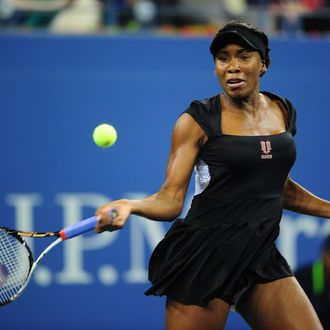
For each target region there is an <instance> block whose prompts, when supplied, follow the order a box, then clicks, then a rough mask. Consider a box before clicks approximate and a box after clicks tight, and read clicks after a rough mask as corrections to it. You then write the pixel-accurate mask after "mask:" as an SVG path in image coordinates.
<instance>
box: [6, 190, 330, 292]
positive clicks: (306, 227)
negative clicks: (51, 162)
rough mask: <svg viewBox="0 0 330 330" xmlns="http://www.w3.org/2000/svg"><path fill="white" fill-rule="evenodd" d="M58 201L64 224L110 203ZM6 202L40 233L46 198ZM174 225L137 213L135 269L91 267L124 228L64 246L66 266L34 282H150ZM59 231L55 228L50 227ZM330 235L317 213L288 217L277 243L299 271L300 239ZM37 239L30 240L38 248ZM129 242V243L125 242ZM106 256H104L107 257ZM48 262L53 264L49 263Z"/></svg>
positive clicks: (77, 198) (132, 229) (90, 197)
mask: <svg viewBox="0 0 330 330" xmlns="http://www.w3.org/2000/svg"><path fill="white" fill-rule="evenodd" d="M146 196H147V194H145V193H127V194H125V198H130V199H140V198H145V197H146ZM54 200H55V203H56V204H57V205H59V206H60V207H61V208H62V210H63V227H65V226H68V225H71V224H73V223H76V222H77V219H82V218H83V216H84V214H83V209H85V208H91V209H92V211H93V212H94V210H95V209H96V208H97V207H99V206H100V205H102V204H105V203H107V202H108V201H109V198H108V197H107V196H105V195H101V194H97V193H59V194H57V195H55V199H54ZM5 201H6V203H7V204H8V205H9V206H12V207H14V215H15V227H16V228H20V229H22V230H26V231H34V230H35V228H34V227H35V226H34V209H35V208H36V207H40V206H42V201H43V199H42V196H41V195H40V194H37V193H25V194H18V193H17V194H15V193H12V194H8V195H6V196H5ZM190 203H191V198H190V197H189V196H187V200H186V203H185V206H184V210H183V212H182V214H181V217H184V216H185V214H186V212H187V210H188V208H189V206H190ZM169 226H170V224H169V223H163V222H157V221H150V220H147V219H145V218H143V217H140V216H137V215H132V216H131V217H130V220H129V221H128V223H127V224H126V227H125V229H124V230H126V231H129V242H128V243H129V244H127V249H129V250H128V252H129V260H128V262H129V269H128V270H127V271H126V272H123V273H120V272H119V270H118V269H117V267H116V265H110V264H107V263H106V262H104V263H101V264H100V265H99V268H98V270H97V272H96V273H95V270H94V271H89V270H88V269H86V267H85V260H87V259H86V258H87V257H88V252H90V251H98V250H102V249H105V248H106V247H108V246H110V245H112V244H114V242H115V241H116V240H117V239H119V237H120V235H119V233H120V231H115V232H113V233H106V234H102V235H89V234H87V235H82V236H79V237H76V238H75V239H73V240H68V241H67V242H65V243H64V244H62V249H63V268H62V269H61V270H60V271H59V272H58V273H56V274H55V275H53V271H52V270H51V269H50V268H49V266H44V264H42V265H39V266H38V268H37V270H36V273H35V276H34V280H35V282H36V283H37V284H38V285H40V286H49V285H51V284H52V283H54V282H55V283H57V284H60V285H76V284H80V285H81V284H83V285H90V284H92V283H94V282H95V281H99V282H100V283H101V284H103V285H115V284H117V283H118V282H119V281H120V280H122V281H123V282H125V283H128V284H139V283H145V282H147V264H148V258H149V255H148V254H149V252H150V253H151V252H152V250H153V249H154V248H155V246H156V245H157V244H158V242H159V241H160V240H161V239H162V238H163V237H164V235H165V233H166V231H167V227H169ZM50 229H53V228H50ZM329 233H330V222H329V221H322V220H321V219H318V218H315V217H311V216H305V215H302V216H298V217H297V216H290V215H288V214H284V215H283V219H282V222H281V234H280V236H279V238H278V241H277V245H278V248H279V250H280V251H281V253H282V254H283V255H284V256H285V257H286V259H287V260H288V263H289V264H290V266H291V267H292V270H295V269H296V267H297V263H298V254H299V251H298V239H299V237H302V236H304V237H305V238H308V239H315V238H320V239H322V238H323V237H325V236H326V235H328V234H329ZM33 243H34V240H33V239H28V244H29V246H30V247H31V250H32V251H33V250H34V249H33V247H34V244H33ZM125 245H126V244H125ZM101 260H103V258H102V259H101ZM45 264H47V263H45Z"/></svg>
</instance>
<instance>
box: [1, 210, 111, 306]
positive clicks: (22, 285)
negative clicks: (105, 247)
mask: <svg viewBox="0 0 330 330" xmlns="http://www.w3.org/2000/svg"><path fill="white" fill-rule="evenodd" d="M116 214H117V213H116V211H115V210H114V209H112V210H110V215H109V216H110V219H114V218H115V216H116ZM97 220H98V217H97V216H94V217H91V218H88V219H85V220H82V221H80V222H78V223H76V224H73V225H71V226H68V227H65V228H63V229H62V230H60V231H56V232H45V233H38V232H24V231H18V230H13V229H9V228H6V227H1V226H0V306H4V305H6V304H9V303H10V302H12V301H14V300H16V299H17V298H18V297H19V296H20V295H21V294H22V292H23V291H24V289H26V287H27V286H28V284H29V281H30V279H31V277H32V275H33V273H34V271H35V269H36V267H37V266H38V264H39V263H40V261H41V260H42V259H43V257H44V256H45V255H46V254H47V253H48V252H49V251H50V250H51V249H52V248H54V247H55V246H56V245H58V244H59V243H61V242H62V241H64V240H67V239H70V238H73V237H76V236H78V235H81V234H83V233H86V232H88V231H91V230H93V229H94V228H95V225H96V223H97ZM23 237H32V238H45V237H57V239H56V240H55V241H53V242H52V243H51V244H49V245H48V246H47V247H46V248H45V249H44V250H43V251H42V252H41V254H40V255H39V257H38V258H37V259H36V260H34V259H33V255H32V252H31V250H30V248H29V246H28V245H27V243H26V242H25V241H24V239H23Z"/></svg>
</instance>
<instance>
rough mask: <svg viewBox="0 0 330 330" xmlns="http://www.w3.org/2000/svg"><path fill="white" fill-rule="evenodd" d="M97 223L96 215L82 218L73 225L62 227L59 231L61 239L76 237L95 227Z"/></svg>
mask: <svg viewBox="0 0 330 330" xmlns="http://www.w3.org/2000/svg"><path fill="white" fill-rule="evenodd" d="M96 223H97V217H96V216H94V217H91V218H88V219H85V220H82V221H80V222H78V223H75V224H74V225H71V226H68V227H65V228H63V229H62V230H61V231H60V236H61V238H62V239H63V240H66V239H69V238H73V237H76V236H78V235H80V234H83V233H86V232H88V231H91V230H93V229H94V228H95V226H96Z"/></svg>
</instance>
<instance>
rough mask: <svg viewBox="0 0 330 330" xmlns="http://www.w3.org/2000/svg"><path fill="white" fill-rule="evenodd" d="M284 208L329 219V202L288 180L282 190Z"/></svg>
mask: <svg viewBox="0 0 330 330" xmlns="http://www.w3.org/2000/svg"><path fill="white" fill-rule="evenodd" d="M284 208H286V209H288V210H291V211H294V212H298V213H303V214H307V215H313V216H317V217H322V218H330V202H329V201H327V200H325V199H322V198H319V197H317V196H315V195H314V194H312V193H311V192H309V191H308V190H306V189H305V188H303V187H302V186H300V185H299V184H298V183H296V182H295V181H293V180H292V179H288V180H287V182H286V185H285V189H284Z"/></svg>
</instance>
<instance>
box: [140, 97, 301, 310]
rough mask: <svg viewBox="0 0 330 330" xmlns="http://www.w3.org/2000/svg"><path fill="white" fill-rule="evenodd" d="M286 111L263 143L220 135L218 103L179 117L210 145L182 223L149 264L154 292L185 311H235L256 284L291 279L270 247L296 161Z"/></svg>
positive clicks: (195, 105)
mask: <svg viewBox="0 0 330 330" xmlns="http://www.w3.org/2000/svg"><path fill="white" fill-rule="evenodd" d="M263 93H264V94H265V95H267V96H268V97H270V98H272V99H277V100H279V101H280V102H282V103H283V104H284V107H285V108H286V110H287V112H288V125H287V126H288V127H287V130H286V131H285V132H284V133H280V134H276V135H267V136H235V135H227V134H222V132H221V105H220V96H219V95H217V96H214V97H211V98H208V99H206V100H202V101H193V102H192V103H191V105H190V107H189V108H188V109H187V110H186V111H185V113H188V114H189V115H191V116H192V117H193V118H194V120H195V121H196V122H197V123H198V124H199V125H200V126H201V127H202V129H203V130H204V131H205V133H206V134H207V136H208V142H207V143H206V144H205V145H204V146H203V147H202V148H201V150H200V153H199V157H198V161H197V164H196V166H195V171H196V177H195V184H196V193H195V196H194V198H193V201H192V205H191V208H190V210H189V212H188V214H187V216H186V217H185V219H177V220H176V221H175V222H174V223H173V225H172V227H171V228H170V230H169V231H168V232H167V234H166V236H165V237H164V239H163V240H161V241H160V243H159V244H158V245H157V247H156V248H155V250H154V252H153V254H152V256H151V259H150V263H149V280H150V281H151V283H152V287H151V288H150V289H149V290H147V291H146V292H145V294H146V295H159V296H161V295H166V296H168V297H170V298H172V299H174V300H177V301H179V302H181V303H184V304H194V305H199V306H206V305H207V304H208V302H209V301H210V300H211V299H213V298H215V297H218V298H222V299H223V300H225V301H227V302H228V303H230V304H233V305H235V304H237V302H238V300H239V299H240V298H241V297H242V295H243V294H247V292H248V291H249V290H250V289H251V288H253V286H254V285H255V284H257V283H265V282H270V281H273V280H276V279H279V278H283V277H287V276H292V275H293V273H292V271H291V269H290V267H289V265H288V264H287V262H286V260H285V259H284V257H283V256H282V255H281V253H280V252H279V251H278V249H277V248H276V246H275V243H274V242H275V240H276V238H277V237H278V235H279V224H280V220H281V216H282V209H283V206H282V203H283V197H282V191H283V186H284V183H285V180H286V178H287V176H288V173H289V171H290V169H291V167H292V165H293V163H294V161H295V157H296V149H295V144H294V140H293V136H294V135H295V132H296V128H295V119H296V115H295V110H294V108H293V107H292V105H291V103H290V102H289V101H288V100H287V99H284V98H281V97H279V96H276V95H274V94H271V93H268V92H263Z"/></svg>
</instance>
